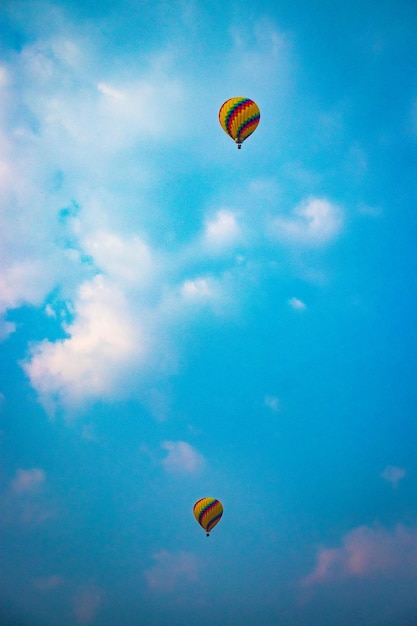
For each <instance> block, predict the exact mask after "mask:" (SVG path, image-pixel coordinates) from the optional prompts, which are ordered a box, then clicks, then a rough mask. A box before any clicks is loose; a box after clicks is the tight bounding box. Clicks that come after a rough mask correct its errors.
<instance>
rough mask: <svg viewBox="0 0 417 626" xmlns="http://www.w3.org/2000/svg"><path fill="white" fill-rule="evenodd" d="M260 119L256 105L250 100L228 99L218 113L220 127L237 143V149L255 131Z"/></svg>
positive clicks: (241, 98) (240, 98)
mask: <svg viewBox="0 0 417 626" xmlns="http://www.w3.org/2000/svg"><path fill="white" fill-rule="evenodd" d="M260 118H261V113H260V111H259V108H258V105H257V104H256V102H254V101H253V100H250V98H243V97H237V98H230V99H229V100H226V102H225V103H224V104H222V106H221V107H220V111H219V121H220V124H221V127H222V128H223V130H224V132H225V133H227V134H228V135H229V137H231V138H232V139H233V141H235V142H236V143H237V147H238V148H240V147H241V146H242V143H243V142H244V141H245V139H247V138H248V137H249V135H251V134H252V133H253V132H254V130H256V127H257V126H258V124H259V120H260Z"/></svg>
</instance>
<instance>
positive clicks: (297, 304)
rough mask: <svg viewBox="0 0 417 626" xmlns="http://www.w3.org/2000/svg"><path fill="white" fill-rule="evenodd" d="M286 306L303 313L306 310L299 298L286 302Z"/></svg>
mask: <svg viewBox="0 0 417 626" xmlns="http://www.w3.org/2000/svg"><path fill="white" fill-rule="evenodd" d="M288 304H289V306H290V307H291V308H292V309H295V310H296V311H305V309H306V308H307V306H306V304H305V303H304V302H303V301H302V300H299V298H290V299H289V300H288Z"/></svg>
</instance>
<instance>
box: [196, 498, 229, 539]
mask: <svg viewBox="0 0 417 626" xmlns="http://www.w3.org/2000/svg"><path fill="white" fill-rule="evenodd" d="M193 510H194V517H195V518H196V520H197V522H198V523H199V524H200V526H201V528H202V529H203V530H205V531H206V534H207V537H208V536H209V534H210V531H211V530H213V528H214V527H215V525H216V524H218V522H220V518H221V516H222V515H223V505H222V503H221V502H220V500H216V498H201V500H197V502H196V503H195V504H194V509H193Z"/></svg>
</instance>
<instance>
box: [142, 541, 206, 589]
mask: <svg viewBox="0 0 417 626" xmlns="http://www.w3.org/2000/svg"><path fill="white" fill-rule="evenodd" d="M153 559H154V561H155V564H154V565H153V566H152V567H151V568H150V569H148V570H146V571H145V578H146V581H147V584H148V587H149V588H150V589H152V590H154V591H160V592H164V593H173V592H177V591H178V590H179V589H181V588H183V587H184V586H188V585H189V584H190V583H195V582H196V581H197V580H198V578H199V563H198V561H197V559H196V557H195V556H194V555H193V554H190V553H189V552H184V551H179V552H175V553H173V552H168V551H167V550H161V551H160V552H157V553H156V554H154V555H153Z"/></svg>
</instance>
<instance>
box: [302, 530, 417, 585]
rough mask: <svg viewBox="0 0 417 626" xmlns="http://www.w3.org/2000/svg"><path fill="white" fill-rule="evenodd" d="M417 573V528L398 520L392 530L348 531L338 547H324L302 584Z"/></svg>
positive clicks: (415, 574)
mask: <svg viewBox="0 0 417 626" xmlns="http://www.w3.org/2000/svg"><path fill="white" fill-rule="evenodd" d="M372 575H383V576H388V577H393V576H397V575H408V576H412V577H417V528H413V527H406V526H403V525H402V524H398V525H397V526H396V527H395V528H394V529H393V530H387V529H385V528H382V527H379V526H375V527H368V526H359V527H358V528H355V529H353V530H352V531H350V532H348V533H347V534H346V535H345V536H344V537H343V539H342V545H341V547H339V548H326V547H324V548H321V549H320V550H319V553H318V555H317V560H316V565H315V567H314V569H313V571H312V572H311V573H310V574H308V575H307V576H306V577H305V578H303V579H302V581H301V582H302V585H303V586H313V585H316V584H320V583H328V582H332V581H335V580H341V579H343V578H347V577H351V576H372Z"/></svg>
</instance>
